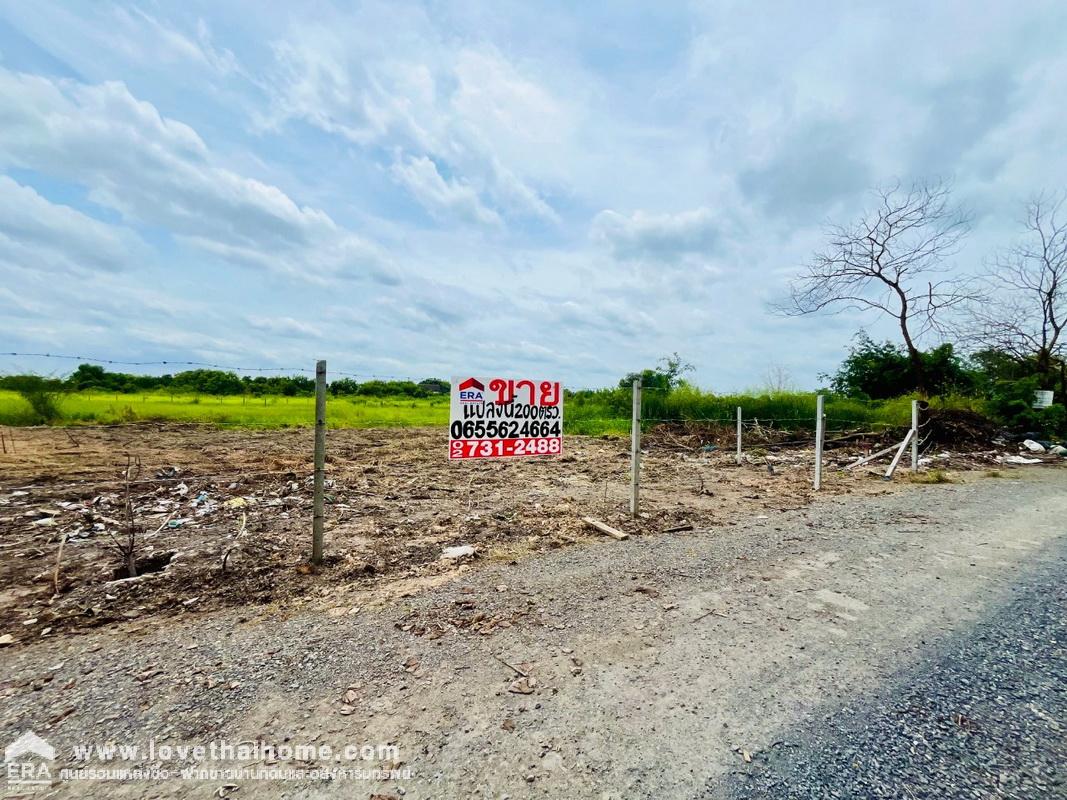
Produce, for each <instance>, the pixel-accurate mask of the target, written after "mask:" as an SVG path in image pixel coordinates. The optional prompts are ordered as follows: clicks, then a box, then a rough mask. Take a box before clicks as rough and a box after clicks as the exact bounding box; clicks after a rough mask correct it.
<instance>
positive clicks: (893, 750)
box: [713, 539, 1067, 800]
mask: <svg viewBox="0 0 1067 800" xmlns="http://www.w3.org/2000/svg"><path fill="white" fill-rule="evenodd" d="M1038 563H1039V566H1038V567H1037V568H1036V569H1035V570H1033V572H1032V573H1031V574H1028V575H1026V576H1025V577H1024V580H1023V581H1022V582H1021V583H1020V584H1019V585H1018V586H1017V587H1016V588H1015V589H1014V590H1013V592H1012V594H1013V595H1014V597H1013V598H1012V599H1011V600H1010V601H1009V602H1008V603H1007V605H1006V606H1005V607H1004V608H1003V609H1002V610H1001V611H999V612H997V613H996V614H995V615H993V616H992V617H990V618H989V619H987V620H984V621H982V622H981V623H980V624H978V625H977V626H975V628H974V629H973V630H970V631H968V632H967V633H966V634H965V635H962V636H960V637H957V638H956V639H954V640H953V641H951V642H950V643H948V644H947V645H944V646H938V647H934V648H931V652H930V653H928V654H927V655H926V656H924V657H923V658H922V659H921V660H920V661H919V663H918V664H916V665H915V666H914V667H912V668H911V669H909V670H908V671H907V672H906V673H905V674H902V675H901V676H899V678H897V679H896V680H895V681H893V682H892V684H891V685H890V686H889V687H888V688H887V689H886V690H885V691H883V692H881V693H879V695H878V696H877V697H875V698H873V699H871V700H869V701H864V702H859V703H850V704H849V705H847V706H845V707H842V708H839V709H837V710H835V711H833V712H832V713H831V714H830V715H829V716H828V717H827V719H826V720H825V721H824V722H820V723H818V724H817V725H814V726H812V727H810V728H808V729H803V728H801V729H798V730H796V731H791V732H789V733H787V734H784V736H783V739H782V740H781V744H780V745H779V746H778V747H775V748H772V749H771V750H770V751H769V755H768V758H767V761H766V767H765V768H764V769H758V768H757V769H758V771H756V770H753V771H752V772H750V773H746V774H745V775H744V776H743V777H740V778H738V781H737V782H735V786H734V790H733V791H732V792H731V793H730V794H731V796H733V797H735V798H738V800H741V799H745V800H748V798H769V797H773V798H782V800H791V799H792V798H796V800H800V798H831V797H849V798H851V797H865V798H902V797H903V798H920V797H931V798H935V797H936V798H943V800H954V799H955V798H959V799H960V800H963V799H964V798H968V799H970V798H1019V800H1024V799H1025V800H1039V798H1055V797H1067V783H1065V781H1067V776H1065V773H1064V765H1067V650H1065V648H1067V548H1065V547H1064V542H1063V540H1062V539H1061V540H1059V543H1057V544H1054V545H1052V546H1050V548H1049V549H1048V550H1047V551H1046V552H1045V553H1043V554H1042V560H1041V561H1039V562H1038ZM857 699H858V700H862V698H857ZM713 796H717V793H713Z"/></svg>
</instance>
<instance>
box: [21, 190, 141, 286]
mask: <svg viewBox="0 0 1067 800" xmlns="http://www.w3.org/2000/svg"><path fill="white" fill-rule="evenodd" d="M136 248H137V244H136V242H135V241H134V239H133V237H132V236H129V235H127V234H125V233H124V232H123V231H122V230H121V229H117V228H115V227H113V226H111V225H107V224H105V223H102V222H99V221H97V220H95V219H93V218H92V217H89V216H86V215H85V214H82V213H81V212H79V211H75V210H74V209H72V208H70V207H68V206H63V205H56V204H54V203H51V202H49V201H48V200H46V199H45V198H44V197H41V195H39V194H38V193H37V192H36V191H34V190H33V189H32V188H30V187H28V186H22V185H20V184H18V183H16V182H15V181H14V180H12V179H11V178H9V177H8V176H6V175H0V263H3V264H6V265H8V266H11V267H18V268H21V269H25V270H36V271H44V272H50V273H64V272H66V273H70V272H91V271H95V270H105V271H117V270H122V269H127V268H129V267H131V266H132V259H133V252H132V251H134V250H135V249H136Z"/></svg>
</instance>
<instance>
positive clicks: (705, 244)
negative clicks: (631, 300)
mask: <svg viewBox="0 0 1067 800" xmlns="http://www.w3.org/2000/svg"><path fill="white" fill-rule="evenodd" d="M722 228H723V223H722V221H721V220H719V219H717V218H716V216H715V215H714V214H713V213H712V212H711V210H710V209H707V208H695V209H692V210H690V211H682V212H679V213H677V214H653V213H649V212H647V211H635V212H633V213H632V214H630V215H629V216H625V215H623V214H620V213H618V212H617V211H611V210H610V209H609V210H606V211H601V212H600V213H599V214H597V216H596V217H595V218H594V220H593V226H592V235H593V237H594V239H596V240H598V241H601V242H603V243H605V244H607V245H608V247H609V248H610V249H611V252H612V253H613V254H614V255H615V257H616V258H620V259H626V260H630V259H644V260H653V261H664V262H675V261H677V260H679V259H680V258H682V257H685V256H697V257H703V258H707V257H709V256H710V255H711V253H712V252H713V251H714V250H715V249H716V248H717V246H718V245H719V240H720V238H721V235H722V232H723V231H722Z"/></svg>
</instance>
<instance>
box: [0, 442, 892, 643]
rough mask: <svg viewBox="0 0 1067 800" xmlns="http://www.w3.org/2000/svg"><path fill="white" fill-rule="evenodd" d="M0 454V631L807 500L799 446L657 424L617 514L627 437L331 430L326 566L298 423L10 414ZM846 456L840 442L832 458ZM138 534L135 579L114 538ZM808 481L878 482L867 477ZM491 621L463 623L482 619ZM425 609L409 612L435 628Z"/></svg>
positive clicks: (732, 519) (380, 586)
mask: <svg viewBox="0 0 1067 800" xmlns="http://www.w3.org/2000/svg"><path fill="white" fill-rule="evenodd" d="M6 441H7V448H8V452H6V453H4V454H0V480H2V484H0V527H2V529H3V531H4V536H3V537H2V539H0V553H2V554H3V557H2V558H0V585H2V586H3V587H4V588H3V591H2V592H0V613H2V614H3V616H4V618H5V619H6V620H8V621H9V623H8V624H7V625H5V630H3V631H0V634H9V635H10V636H11V637H12V639H13V640H14V641H15V642H27V641H30V640H34V639H39V638H40V637H42V636H44V637H50V636H57V635H61V634H62V633H63V632H65V631H70V630H74V629H79V628H85V627H95V626H99V625H103V624H108V623H112V622H116V621H128V620H137V619H140V620H146V619H149V618H151V617H152V616H153V615H157V614H159V613H166V614H172V613H176V614H190V613H196V612H198V611H201V610H204V609H208V608H212V607H218V606H221V605H232V604H242V603H255V604H263V603H272V602H273V603H280V604H284V605H286V606H287V607H293V606H296V605H300V604H303V603H306V602H311V601H314V600H315V598H317V597H319V596H321V595H323V594H329V595H330V596H331V597H337V596H339V595H340V594H343V593H344V592H345V590H346V589H358V590H361V591H362V590H371V591H372V592H379V593H381V592H387V593H394V594H395V593H401V592H406V591H413V590H416V589H417V588H418V587H419V586H422V585H429V584H433V583H434V582H436V581H439V580H441V579H443V578H444V577H447V576H448V575H450V574H453V573H454V572H455V571H456V570H457V569H460V570H462V569H466V568H467V566H466V564H467V562H469V561H470V560H471V557H464V558H460V559H443V558H442V552H443V550H444V548H448V547H454V546H462V545H469V546H470V547H473V548H474V549H475V555H474V557H473V558H474V559H489V560H493V559H504V560H511V559H514V558H517V557H519V556H520V555H521V554H523V553H525V552H530V551H538V550H546V549H551V548H557V547H561V546H564V545H568V544H571V543H574V542H576V541H578V540H581V539H585V538H588V537H590V536H598V535H599V534H597V533H595V532H593V531H590V530H589V529H588V528H586V527H585V526H584V525H583V523H582V520H581V518H582V517H583V516H585V515H592V516H594V517H597V518H598V519H601V520H603V521H605V522H607V523H609V524H611V525H614V526H617V527H618V528H621V529H622V530H624V531H626V532H628V533H631V534H633V535H638V536H655V535H656V534H657V533H660V532H662V531H664V530H667V529H673V528H684V527H685V526H687V525H692V526H694V527H697V528H707V527H712V526H729V525H732V524H735V523H736V522H737V521H738V520H742V519H752V518H757V519H758V518H765V517H769V518H771V519H773V517H774V515H776V514H780V513H781V512H783V511H787V510H790V509H796V508H798V507H801V506H803V505H805V504H807V503H808V502H809V501H810V499H811V495H812V493H811V483H810V481H811V453H810V452H808V451H796V450H790V451H781V452H778V453H773V452H766V453H765V452H763V451H757V452H756V453H754V454H753V456H752V457H751V458H749V459H748V461H747V462H746V463H745V464H744V465H742V466H740V467H739V466H737V465H736V464H735V463H733V455H732V454H726V453H722V452H721V451H708V450H707V448H705V447H699V446H698V447H686V446H684V445H680V444H679V443H678V442H676V441H674V440H668V441H665V442H664V443H662V444H656V442H655V440H654V439H651V438H650V441H651V446H650V449H649V452H648V454H647V456H646V457H645V459H644V480H643V495H642V498H643V506H642V510H643V513H642V514H641V515H640V517H639V518H637V519H631V518H630V516H629V514H628V486H629V477H628V475H629V472H628V471H629V453H628V450H629V443H628V441H626V440H623V439H619V438H607V437H604V438H587V437H570V438H568V439H567V441H566V445H565V452H564V454H563V455H562V456H560V457H554V458H541V459H530V460H521V461H510V462H506V463H504V462H474V463H449V462H448V461H447V459H446V457H445V455H446V439H445V436H444V433H443V432H442V431H438V430H358V431H357V430H342V431H334V432H331V433H330V435H329V444H328V448H327V450H328V459H327V476H328V483H327V487H328V488H327V506H326V511H327V525H326V553H327V563H326V564H325V565H324V567H323V568H322V569H321V571H320V573H319V574H311V573H310V570H309V568H308V566H307V556H308V552H309V549H310V540H311V534H310V528H311V453H312V432H311V431H310V430H308V429H298V430H275V431H265V430H264V431H248V430H240V431H239V430H220V429H216V428H212V427H205V426H182V425H173V424H171V425H159V424H138V425H125V426H116V427H100V428H79V429H62V428H22V429H17V430H11V429H9V430H8V436H7V437H6ZM835 458H836V459H839V460H840V461H842V462H843V461H844V460H846V459H847V458H848V456H847V455H845V454H843V453H842V454H841V455H837V456H830V457H829V458H828V460H829V461H830V463H831V464H832V463H833V461H834V459H835ZM128 464H133V465H134V466H133V474H131V483H130V486H129V493H130V502H131V506H132V509H133V512H134V514H133V516H134V524H135V526H136V529H137V530H138V531H139V534H138V538H139V541H140V545H139V548H138V572H139V573H140V575H139V577H136V578H132V579H131V578H127V577H125V575H124V573H123V571H122V562H121V559H120V558H119V557H118V555H117V554H116V553H115V552H114V543H115V541H116V540H119V541H123V539H124V537H125V536H126V535H127V533H128V531H127V528H128V521H127V518H126V516H125V495H126V486H125V481H124V479H123V477H122V476H123V475H124V473H125V471H126V469H127V465H128ZM824 491H826V492H829V493H839V492H846V491H848V492H855V491H863V492H878V493H881V492H886V491H891V488H890V487H889V485H887V484H885V483H883V482H881V481H880V480H876V479H872V477H871V476H870V475H869V474H864V475H845V474H844V473H841V474H837V475H831V476H829V477H828V479H827V481H826V484H825V489H824ZM506 622H507V620H491V619H490V620H476V621H473V622H471V621H469V620H468V621H467V622H466V623H465V624H474V625H478V626H481V627H488V628H492V626H493V625H496V624H499V623H506ZM435 626H437V623H435V622H433V621H429V622H427V623H426V624H425V627H427V629H428V630H429V631H430V632H431V633H432V632H433V630H434V629H435Z"/></svg>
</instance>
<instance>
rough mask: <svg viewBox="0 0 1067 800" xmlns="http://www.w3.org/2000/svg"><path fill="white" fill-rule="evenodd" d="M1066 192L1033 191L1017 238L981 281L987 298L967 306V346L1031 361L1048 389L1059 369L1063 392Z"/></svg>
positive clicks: (1066, 309)
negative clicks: (987, 292) (997, 351)
mask: <svg viewBox="0 0 1067 800" xmlns="http://www.w3.org/2000/svg"><path fill="white" fill-rule="evenodd" d="M1065 202H1067V194H1064V195H1060V196H1058V197H1051V196H1049V195H1044V194H1042V195H1038V196H1036V197H1034V198H1032V199H1031V200H1029V201H1028V202H1027V203H1026V215H1025V219H1024V221H1023V227H1024V230H1025V234H1024V236H1023V238H1022V239H1021V240H1020V241H1018V242H1017V243H1016V244H1014V245H1012V246H1011V247H1009V248H1008V249H1006V250H1004V251H1002V252H1000V253H998V254H997V255H996V256H995V257H994V259H993V261H992V263H991V265H990V269H989V271H988V273H987V274H986V275H985V280H986V282H987V285H988V286H989V288H990V290H991V291H990V299H989V301H988V302H985V303H975V304H973V305H972V306H971V308H970V317H971V325H970V328H969V330H968V331H967V333H968V334H969V335H968V339H969V340H970V341H971V343H972V344H977V345H978V346H980V347H988V348H994V349H996V350H1000V351H1002V352H1004V353H1007V354H1008V355H1010V356H1012V357H1013V358H1016V359H1017V360H1019V361H1020V362H1026V361H1031V360H1032V362H1033V365H1034V369H1035V371H1036V372H1037V373H1038V374H1039V375H1040V376H1041V378H1042V380H1043V381H1044V384H1045V388H1051V387H1052V386H1053V384H1054V382H1055V378H1056V371H1057V369H1058V371H1059V381H1060V391H1061V392H1065V393H1067V377H1065V374H1064V373H1065V367H1064V362H1065V360H1067V335H1065V332H1064V329H1065V328H1067V219H1064V218H1063V213H1062V211H1063V206H1064V203H1065Z"/></svg>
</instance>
